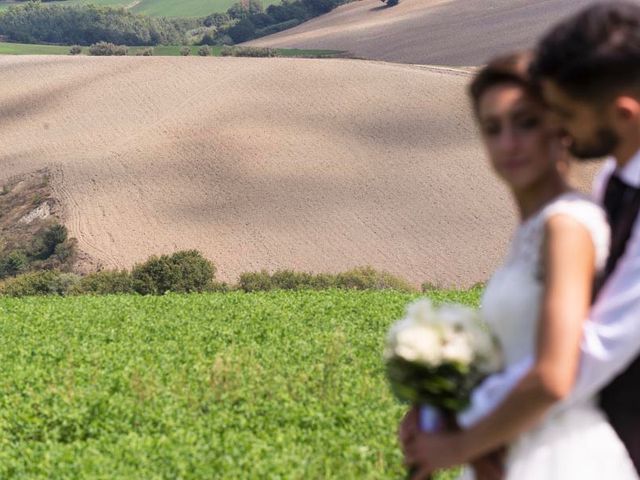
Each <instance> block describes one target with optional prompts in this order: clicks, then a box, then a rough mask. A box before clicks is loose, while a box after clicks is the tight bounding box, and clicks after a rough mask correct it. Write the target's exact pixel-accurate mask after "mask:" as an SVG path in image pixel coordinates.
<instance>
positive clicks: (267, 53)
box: [220, 45, 278, 57]
mask: <svg viewBox="0 0 640 480" xmlns="http://www.w3.org/2000/svg"><path fill="white" fill-rule="evenodd" d="M220 54H221V55H222V56H223V57H277V56H278V52H277V50H275V49H273V48H265V47H231V46H228V45H225V46H224V47H222V50H221V51H220Z"/></svg>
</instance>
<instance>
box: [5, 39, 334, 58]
mask: <svg viewBox="0 0 640 480" xmlns="http://www.w3.org/2000/svg"><path fill="white" fill-rule="evenodd" d="M69 48H70V47H68V46H61V45H36V44H28V43H10V42H0V55H68V54H69ZM145 48H147V47H129V55H135V54H136V52H137V51H140V50H144V49H145ZM181 48H182V47H181V46H176V45H171V46H159V47H153V54H154V56H157V57H162V56H166V57H175V56H179V55H180V49H181ZM199 48H200V47H198V46H192V47H191V55H198V49H199ZM88 50H89V49H88V47H85V48H83V54H88ZM220 50H222V47H211V53H212V55H214V56H219V55H220ZM276 50H277V52H278V54H279V55H280V56H282V57H313V58H318V57H329V58H331V57H338V56H341V55H342V52H338V51H335V50H299V49H292V48H278V49H276Z"/></svg>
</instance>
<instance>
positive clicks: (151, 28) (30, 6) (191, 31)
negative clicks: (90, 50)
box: [0, 0, 351, 46]
mask: <svg viewBox="0 0 640 480" xmlns="http://www.w3.org/2000/svg"><path fill="white" fill-rule="evenodd" d="M349 1H351V0H282V3H281V4H279V5H270V6H269V7H267V8H266V10H265V9H263V7H262V4H261V2H260V1H259V0H249V1H248V2H243V3H236V4H234V5H233V6H231V7H230V8H229V9H228V10H227V12H226V13H213V14H211V15H209V16H207V17H205V18H199V19H198V18H196V19H188V18H164V17H150V16H146V15H140V14H135V13H132V12H130V11H128V10H126V9H125V8H123V7H118V8H114V7H103V6H95V5H60V4H55V5H49V4H45V3H42V2H41V1H33V0H29V1H26V2H23V4H20V5H15V6H12V7H10V8H9V9H7V10H6V11H5V12H3V13H0V35H2V36H5V37H7V38H8V39H10V40H11V41H14V42H21V43H54V44H65V45H85V46H86V45H91V44H94V43H97V42H110V43H114V44H118V45H130V46H143V45H145V46H149V45H185V44H187V45H188V44H197V45H225V44H226V45H231V44H234V43H241V42H246V41H248V40H252V39H254V38H258V37H262V36H265V35H270V34H272V33H276V32H279V31H282V30H285V29H288V28H292V27H295V26H296V25H299V24H300V23H302V22H304V21H306V20H309V19H310V18H313V17H316V16H318V15H322V14H324V13H327V12H329V11H331V10H333V9H334V8H336V7H337V6H339V5H342V4H344V3H348V2H349Z"/></svg>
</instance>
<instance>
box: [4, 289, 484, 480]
mask: <svg viewBox="0 0 640 480" xmlns="http://www.w3.org/2000/svg"><path fill="white" fill-rule="evenodd" d="M430 295H432V296H434V297H436V299H437V300H451V301H461V302H465V303H468V304H472V305H477V302H478V296H479V291H478V290H474V291H471V292H466V293H464V292H460V293H433V294H430ZM416 296H417V295H416V294H402V293H393V292H345V291H323V292H271V293H255V294H245V293H227V294H204V295H166V296H162V297H136V296H111V297H71V298H26V299H9V298H0V364H1V365H2V371H3V374H2V376H0V383H1V387H0V388H1V391H2V396H1V397H0V478H2V479H9V478H11V479H14V478H16V479H17V478H19V479H36V478H37V479H62V478H64V479H76V478H78V479H79V478H92V479H107V478H109V479H142V478H144V479H161V478H167V479H174V478H183V479H211V478H228V479H239V478H273V479H298V478H299V479H303V478H304V479H324V478H336V479H389V478H402V477H403V467H402V465H401V456H400V453H399V450H398V447H397V444H396V439H395V430H396V427H397V423H398V421H399V419H400V418H401V416H402V414H403V411H404V407H403V406H402V405H400V404H398V403H397V402H396V401H395V400H394V399H393V398H392V396H391V395H390V393H389V392H388V388H387V385H386V382H385V378H384V372H383V367H382V364H381V349H382V345H383V340H384V336H385V332H386V331H387V328H388V326H389V325H390V323H391V322H393V321H394V320H395V319H397V318H399V317H400V316H401V315H402V313H403V310H404V307H405V305H406V303H407V302H408V301H410V300H412V299H414V298H415V297H416ZM446 477H451V475H443V476H442V477H441V478H446Z"/></svg>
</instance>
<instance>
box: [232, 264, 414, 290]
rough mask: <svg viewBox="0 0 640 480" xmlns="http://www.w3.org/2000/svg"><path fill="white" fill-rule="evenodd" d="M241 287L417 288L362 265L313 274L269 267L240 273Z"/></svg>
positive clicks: (264, 288) (321, 288)
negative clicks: (271, 273)
mask: <svg viewBox="0 0 640 480" xmlns="http://www.w3.org/2000/svg"><path fill="white" fill-rule="evenodd" d="M238 288H239V289H241V290H244V291H245V292H255V291H268V290H302V289H309V290H323V289H328V288H341V289H349V290H387V289H388V290H398V291H403V292H413V291H415V289H414V288H413V287H412V286H411V285H410V284H409V283H407V282H406V281H404V280H402V279H401V278H398V277H394V276H393V275H391V274H390V273H387V272H379V271H377V270H374V269H373V268H371V267H359V268H355V269H353V270H350V271H348V272H344V273H339V274H337V275H332V274H330V273H320V274H316V275H314V274H312V273H305V272H294V271H291V270H279V271H277V272H275V273H274V274H273V275H270V274H269V272H267V271H266V270H262V271H261V272H246V273H243V274H242V275H240V280H239V283H238Z"/></svg>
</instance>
